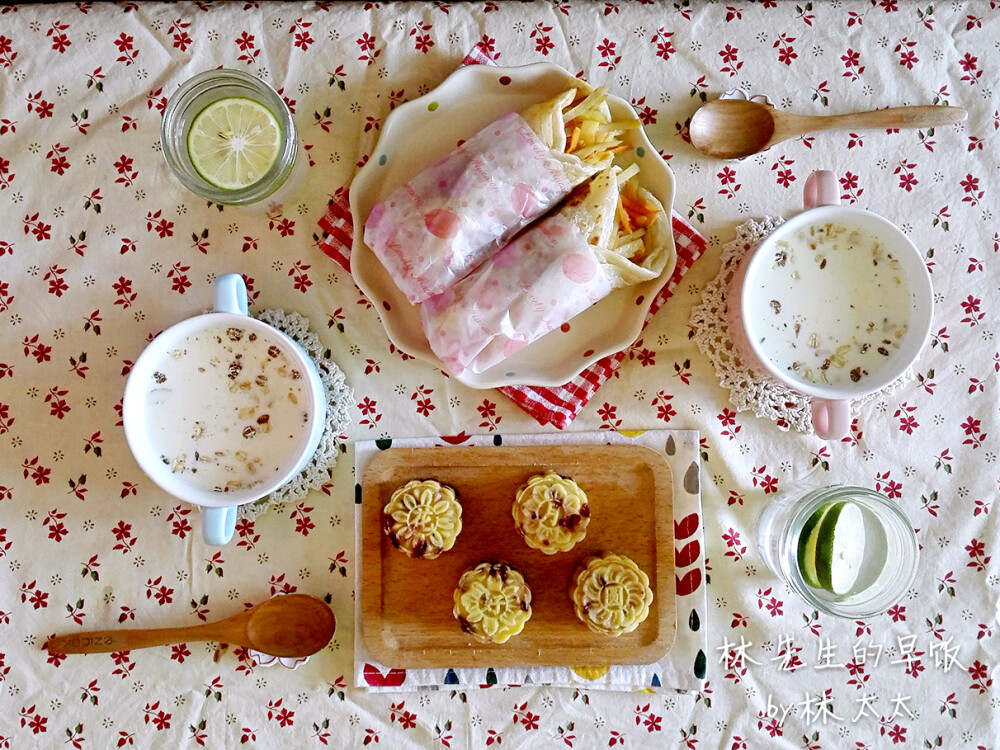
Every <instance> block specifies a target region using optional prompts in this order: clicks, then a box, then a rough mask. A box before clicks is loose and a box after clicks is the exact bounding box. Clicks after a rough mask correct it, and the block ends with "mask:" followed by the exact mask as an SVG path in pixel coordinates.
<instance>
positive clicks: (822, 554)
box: [816, 501, 865, 594]
mask: <svg viewBox="0 0 1000 750" xmlns="http://www.w3.org/2000/svg"><path fill="white" fill-rule="evenodd" d="M864 557H865V518H864V514H863V513H862V511H861V508H859V507H858V506H857V504H855V503H852V502H850V501H844V502H839V503H835V504H834V505H833V507H831V508H830V510H829V511H828V512H827V513H826V514H824V516H823V518H822V519H821V521H820V523H819V525H818V526H817V531H816V577H817V579H818V580H819V584H820V586H822V587H823V588H825V589H826V590H827V591H830V592H832V593H834V594H846V593H847V592H848V591H850V590H851V587H852V586H854V583H855V581H857V580H858V574H859V573H860V572H861V563H862V562H863V561H864Z"/></svg>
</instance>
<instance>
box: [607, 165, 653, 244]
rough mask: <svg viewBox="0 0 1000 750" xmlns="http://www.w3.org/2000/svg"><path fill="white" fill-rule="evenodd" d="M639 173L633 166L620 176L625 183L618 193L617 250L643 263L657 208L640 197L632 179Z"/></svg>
mask: <svg viewBox="0 0 1000 750" xmlns="http://www.w3.org/2000/svg"><path fill="white" fill-rule="evenodd" d="M633 167H634V168H635V169H634V171H632V170H633ZM626 172H627V173H628V174H627V176H626ZM638 172H639V169H638V167H636V165H634V164H633V165H632V167H629V168H628V170H625V171H624V172H622V174H621V175H620V176H619V177H620V178H621V177H624V178H625V181H624V184H623V185H622V189H621V190H620V191H619V193H618V209H617V212H618V237H617V239H616V242H615V249H616V250H618V251H619V252H622V254H624V255H625V257H627V258H629V259H631V260H634V261H636V262H642V259H643V257H644V256H645V252H646V245H645V241H644V237H645V234H646V227H648V226H649V225H650V224H652V222H653V218H654V217H655V216H656V214H657V208H656V206H655V205H654V204H653V203H651V202H649V201H647V200H645V199H644V198H643V197H642V196H641V195H639V191H638V190H637V188H636V185H635V180H633V179H632V178H633V177H635V176H636V175H637V174H638Z"/></svg>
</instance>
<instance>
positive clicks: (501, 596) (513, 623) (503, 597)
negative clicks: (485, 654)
mask: <svg viewBox="0 0 1000 750" xmlns="http://www.w3.org/2000/svg"><path fill="white" fill-rule="evenodd" d="M452 612H453V613H454V615H455V617H456V618H457V619H458V621H459V623H460V624H461V626H462V630H464V631H465V632H466V633H468V634H469V635H471V636H472V637H473V638H475V639H476V640H477V641H479V642H480V643H487V644H488V643H506V642H507V641H508V640H509V639H510V638H512V637H513V636H515V635H517V634H518V633H520V632H521V631H522V630H523V629H524V624H525V623H526V622H527V621H528V619H529V618H530V617H531V589H530V588H529V587H528V584H527V582H526V581H525V580H524V576H523V575H521V573H520V571H518V570H517V569H516V568H515V567H514V566H513V565H510V564H509V563H506V562H499V561H488V562H482V563H479V564H478V565H475V566H473V567H471V568H469V569H468V570H466V571H465V572H464V573H462V577H461V578H460V579H459V581H458V586H457V587H456V588H455V593H454V608H453V610H452Z"/></svg>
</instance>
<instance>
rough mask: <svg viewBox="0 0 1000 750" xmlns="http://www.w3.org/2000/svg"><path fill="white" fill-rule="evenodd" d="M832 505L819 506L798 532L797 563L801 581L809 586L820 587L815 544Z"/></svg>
mask: <svg viewBox="0 0 1000 750" xmlns="http://www.w3.org/2000/svg"><path fill="white" fill-rule="evenodd" d="M833 506H834V503H825V504H823V505H821V506H819V507H818V508H817V509H816V510H815V511H813V514H812V515H811V516H809V518H808V519H807V520H806V522H805V524H803V526H802V531H800V532H799V548H798V550H797V552H798V562H799V571H801V573H802V579H803V580H804V581H805V582H806V583H808V584H809V585H810V586H820V582H819V576H818V575H817V573H816V543H817V542H818V541H819V529H820V524H821V522H822V521H823V519H824V518H825V517H826V514H827V513H829V512H830V509H831V508H832V507H833Z"/></svg>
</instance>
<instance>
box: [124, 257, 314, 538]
mask: <svg viewBox="0 0 1000 750" xmlns="http://www.w3.org/2000/svg"><path fill="white" fill-rule="evenodd" d="M326 409H327V397H326V390H325V388H324V385H323V381H322V379H321V377H320V374H319V370H318V368H317V367H316V364H315V362H313V360H312V359H311V358H310V357H309V356H308V355H307V354H306V353H305V351H303V350H302V348H301V347H300V346H299V345H298V344H296V343H295V342H294V341H293V340H292V339H291V338H289V337H288V336H286V335H285V334H284V333H282V332H281V331H278V330H277V329H275V328H274V327H272V326H270V325H268V324H266V323H263V322H261V321H259V320H256V319H254V318H251V317H249V315H248V311H247V290H246V284H245V282H244V281H243V277H242V276H240V275H239V274H225V275H223V276H220V277H219V278H218V279H217V280H216V282H215V310H214V311H213V312H209V313H204V314H202V315H196V316H194V317H192V318H188V319H186V320H183V321H181V322H180V323H177V324H176V325H173V326H171V327H170V328H168V329H166V330H165V331H163V332H162V333H161V334H159V335H158V336H157V337H156V338H155V339H153V341H151V342H150V343H149V345H148V346H147V347H146V348H145V349H144V350H143V352H142V354H140V355H139V357H138V359H137V360H136V362H135V364H134V365H133V367H132V370H131V372H130V373H129V376H128V380H127V382H126V384H125V396H124V399H123V402H122V420H123V423H124V426H125V437H126V439H127V441H128V445H129V448H130V449H131V451H132V454H133V455H134V456H135V459H136V461H137V462H138V464H139V466H140V467H141V468H142V470H143V471H144V472H145V473H146V474H147V475H148V476H149V478H150V479H152V480H153V481H154V482H155V483H156V484H157V485H158V486H159V487H160V488H161V489H163V490H165V491H166V492H168V493H169V494H171V495H173V496H174V497H176V498H179V499H181V500H184V501H186V502H189V503H193V504H195V505H198V506H201V507H202V508H203V515H202V518H203V524H202V530H203V536H204V538H205V541H206V543H208V544H217V545H221V544H226V543H227V542H228V541H229V540H230V539H231V538H232V536H233V531H234V528H235V524H236V511H237V508H238V506H240V505H242V504H244V503H250V502H254V501H256V500H259V499H261V498H262V497H264V496H266V495H268V494H270V493H271V492H274V491H275V490H277V489H278V488H279V487H281V486H282V485H284V484H285V483H287V482H288V481H289V480H291V479H292V478H293V477H294V476H295V475H296V474H298V473H299V472H300V471H302V470H303V469H304V468H305V466H306V464H307V463H308V461H309V460H310V458H312V456H313V454H314V453H315V451H316V448H317V447H318V445H319V441H320V437H321V435H322V432H323V428H324V425H325V422H326Z"/></svg>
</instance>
